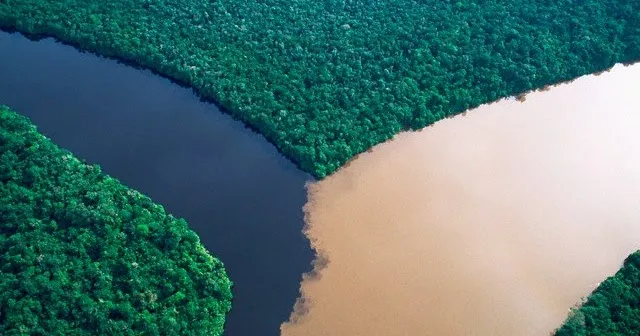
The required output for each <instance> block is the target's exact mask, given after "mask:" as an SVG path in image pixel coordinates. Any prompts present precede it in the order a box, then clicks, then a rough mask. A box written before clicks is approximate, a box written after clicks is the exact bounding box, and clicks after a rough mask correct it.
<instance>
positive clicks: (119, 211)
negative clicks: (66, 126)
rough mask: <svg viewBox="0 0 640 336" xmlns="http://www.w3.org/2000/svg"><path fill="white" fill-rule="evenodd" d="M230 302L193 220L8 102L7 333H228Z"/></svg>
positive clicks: (1, 294)
mask: <svg viewBox="0 0 640 336" xmlns="http://www.w3.org/2000/svg"><path fill="white" fill-rule="evenodd" d="M230 306H231V282H230V281H229V279H228V278H227V275H226V272H225V270H224V267H223V265H222V263H221V262H220V261H219V260H218V259H216V258H214V257H212V256H211V255H210V254H209V253H208V252H207V251H206V250H205V248H204V247H203V246H202V244H201V243H200V241H199V238H198V236H197V235H196V233H195V232H193V231H191V230H190V229H189V228H188V227H187V224H186V222H185V221H184V220H182V219H177V218H174V217H173V216H171V215H168V214H166V213H165V211H164V209H163V208H162V207H161V206H159V205H157V204H154V203H153V202H152V201H151V200H150V199H149V198H147V197H146V196H144V195H142V194H140V193H138V192H136V191H133V190H130V189H128V188H126V187H125V186H123V185H122V184H120V183H119V182H118V181H117V180H115V179H113V178H111V177H109V176H106V175H105V174H104V173H102V172H101V171H100V168H99V167H97V166H90V165H86V164H84V163H82V162H80V161H79V160H78V159H76V158H75V157H73V156H72V155H71V154H70V153H69V152H67V151H65V150H63V149H60V148H58V147H57V146H56V145H54V144H53V143H52V142H51V141H50V140H48V139H47V138H45V137H44V136H43V135H41V134H40V133H38V132H37V131H36V128H35V126H33V125H31V124H30V123H29V121H28V120H27V119H26V118H24V117H22V116H20V115H18V114H16V113H14V112H12V111H10V110H9V109H8V108H6V107H2V106H0V334H2V335H141V334H144V335H220V334H222V328H223V325H224V319H225V315H226V313H227V312H228V311H229V309H230Z"/></svg>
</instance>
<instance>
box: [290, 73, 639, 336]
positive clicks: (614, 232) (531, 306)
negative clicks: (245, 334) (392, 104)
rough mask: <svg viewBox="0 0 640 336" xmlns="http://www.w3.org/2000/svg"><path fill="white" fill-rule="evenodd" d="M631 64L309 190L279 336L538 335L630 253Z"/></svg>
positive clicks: (633, 195)
mask: <svg viewBox="0 0 640 336" xmlns="http://www.w3.org/2000/svg"><path fill="white" fill-rule="evenodd" d="M639 92H640V64H639V65H634V66H630V67H622V66H616V67H615V68H614V69H613V70H612V71H611V72H607V73H604V74H601V75H600V76H593V75H592V76H586V77H583V78H579V79H577V80H575V81H573V82H571V83H569V84H563V85H560V86H557V87H554V88H551V89H550V90H549V91H546V92H534V93H530V94H529V95H527V97H526V101H524V102H523V103H521V102H518V101H516V100H515V99H507V100H502V101H499V102H497V103H494V104H490V105H484V106H481V107H479V108H477V109H475V110H471V111H469V112H468V113H467V114H466V115H460V116H457V117H455V118H451V119H446V120H443V121H440V122H438V123H436V124H434V125H433V126H432V127H428V128H425V129H424V130H422V131H419V132H407V133H402V134H399V135H397V136H396V137H395V139H393V140H391V141H389V142H387V143H384V144H381V145H378V146H376V147H374V148H373V149H372V150H371V151H370V152H368V153H364V154H362V155H360V156H359V157H357V158H356V159H354V160H353V161H352V162H350V163H349V164H348V165H347V166H345V167H343V168H342V169H341V170H340V171H338V172H337V173H336V174H334V175H332V176H330V177H328V178H327V179H325V180H322V181H319V182H316V183H311V184H310V185H309V188H308V192H309V203H308V204H307V205H306V208H305V210H306V220H307V225H308V227H307V229H306V234H307V235H308V236H309V238H310V240H311V241H312V244H313V246H314V248H315V249H316V250H317V251H318V253H319V255H320V259H319V260H321V262H319V263H318V265H319V266H318V267H317V269H316V270H315V272H314V273H313V274H309V275H307V276H306V277H305V281H304V282H303V283H302V291H303V294H304V295H303V298H302V299H301V301H299V304H298V305H297V307H296V310H295V311H294V313H293V314H292V317H291V321H290V323H286V324H284V325H283V326H282V330H283V333H282V335H284V336H291V335H294V336H315V335H318V336H321V335H350V336H355V335H385V336H392V335H398V336H400V335H425V336H427V335H435V336H440V335H447V336H449V335H461V336H469V335H487V336H499V335H504V336H512V335H518V336H528V335H531V336H538V335H540V336H541V335H549V333H551V332H552V331H553V330H554V329H555V328H557V327H559V326H560V324H561V323H562V322H563V320H564V319H565V318H566V316H567V313H568V310H569V308H570V307H572V306H574V305H575V304H577V303H579V302H580V300H581V298H582V297H584V296H586V295H588V294H589V293H590V292H591V291H592V290H593V289H594V288H595V287H596V286H597V285H598V283H599V282H600V281H602V280H604V279H605V278H606V277H607V276H609V275H612V274H613V273H615V272H616V271H617V269H618V268H619V267H620V266H621V264H622V261H623V260H624V259H625V258H626V257H627V255H629V254H630V253H632V252H633V251H635V250H637V249H639V248H640V132H638V130H640V114H639V113H638V106H640V94H638V93H639Z"/></svg>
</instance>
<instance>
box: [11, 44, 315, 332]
mask: <svg viewBox="0 0 640 336" xmlns="http://www.w3.org/2000/svg"><path fill="white" fill-rule="evenodd" d="M0 53H1V54H2V61H1V62H0V103H1V104H6V105H9V106H11V107H13V108H15V109H16V110H18V111H20V112H21V113H24V114H25V115H26V116H28V117H29V118H31V119H32V121H33V122H34V123H35V124H36V125H37V126H38V129H39V130H40V131H41V132H42V133H44V134H45V135H47V136H48V137H50V138H51V139H52V140H53V141H54V142H55V143H57V144H58V145H60V146H62V147H64V148H67V149H69V150H71V151H72V152H73V153H74V154H75V155H77V156H78V157H80V158H84V159H86V160H87V161H88V162H90V163H98V164H100V166H102V168H103V170H104V171H105V172H106V173H108V174H109V175H111V176H113V177H116V178H118V179H119V180H120V181H122V182H123V183H124V184H126V185H128V186H130V187H132V188H135V189H137V190H140V191H141V192H143V193H145V194H146V195H148V196H150V197H151V198H152V199H153V200H154V201H155V202H158V203H160V204H162V205H164V206H165V208H166V209H167V210H168V211H169V212H171V213H173V214H175V215H177V216H180V217H184V218H185V219H187V221H188V222H189V224H190V226H191V227H192V228H193V229H194V230H195V231H197V232H198V234H199V235H200V238H201V240H202V242H203V243H204V245H205V246H207V247H208V248H209V249H210V250H211V252H212V253H214V254H215V255H217V256H219V257H220V259H221V260H222V261H223V262H224V264H225V267H226V268H227V270H228V273H229V277H230V278H231V279H232V280H233V282H234V288H233V295H234V300H233V309H232V311H231V313H230V314H229V316H228V319H227V324H226V333H227V334H228V335H233V336H236V335H250V336H253V335H277V333H278V326H279V325H280V323H282V321H284V320H286V319H287V317H288V315H289V311H290V308H291V305H292V304H293V302H294V301H295V298H296V296H297V295H298V288H299V282H300V277H301V274H302V273H303V272H305V271H308V270H309V265H310V261H311V259H312V251H311V250H310V248H309V243H308V241H307V240H306V239H305V238H304V236H303V235H302V234H301V233H300V230H301V228H302V223H303V218H302V216H303V214H302V211H301V209H302V206H303V204H304V203H305V197H306V196H305V190H304V183H305V181H307V180H309V179H310V176H309V175H307V174H305V173H302V172H301V171H299V170H297V169H296V168H295V167H294V165H293V164H291V163H290V162H288V161H287V160H286V159H284V158H283V157H282V156H281V155H280V154H279V153H278V152H277V151H276V149H275V148H274V147H273V146H272V145H270V144H268V143H267V142H266V141H265V140H264V138H262V137H261V136H259V135H257V134H255V133H253V132H251V131H249V130H247V129H246V128H245V127H244V126H243V125H242V124H241V123H240V122H237V121H233V120H232V119H231V118H230V117H229V116H227V115H223V114H222V113H220V112H219V111H218V110H217V108H216V107H215V106H213V105H211V104H207V103H203V102H201V101H199V100H198V98H197V97H196V96H195V95H194V94H193V93H192V92H191V91H190V90H188V89H185V88H181V87H179V86H177V85H175V84H173V83H171V82H170V81H169V80H166V79H163V78H161V77H159V76H156V75H153V74H151V73H150V72H149V71H141V70H136V69H133V68H131V67H127V66H124V65H122V64H119V63H117V62H116V61H113V60H107V59H103V58H100V57H96V56H94V55H91V54H88V53H80V52H79V51H77V50H75V49H73V48H71V47H68V46H64V45H61V44H59V43H55V42H54V41H53V40H51V39H47V40H43V41H39V42H32V41H28V40H27V39H26V38H24V37H22V36H20V35H16V34H7V33H2V32H0ZM51 111H55V114H51V113H50V112H51ZM211 223H216V225H211ZM248 321H250V323H249V322H248Z"/></svg>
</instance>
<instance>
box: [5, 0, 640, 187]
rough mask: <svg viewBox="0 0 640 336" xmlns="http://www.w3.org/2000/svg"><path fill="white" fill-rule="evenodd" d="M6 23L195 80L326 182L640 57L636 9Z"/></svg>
mask: <svg viewBox="0 0 640 336" xmlns="http://www.w3.org/2000/svg"><path fill="white" fill-rule="evenodd" d="M0 27H4V28H8V29H17V30H19V31H21V32H25V33H28V34H34V35H39V34H42V35H52V36H55V37H57V38H59V39H61V40H63V41H66V42H68V43H73V44H75V45H78V46H80V47H81V48H84V49H87V50H91V51H94V52H98V53H101V54H103V55H107V56H113V57H118V58H120V59H124V60H127V61H130V62H134V63H136V64H139V65H142V66H145V67H148V68H151V69H154V70H156V71H158V72H159V73H162V74H164V75H166V76H168V77H171V78H173V79H175V80H177V81H180V82H183V83H187V84H189V85H191V86H192V87H193V88H195V89H196V90H197V92H199V93H200V94H201V95H202V96H203V97H206V98H210V99H213V100H215V101H217V102H218V103H219V104H221V105H222V106H223V107H225V108H226V109H227V110H228V111H229V112H230V113H231V114H232V115H233V116H235V117H236V118H239V119H241V120H243V121H244V122H246V123H247V124H249V125H250V126H252V127H253V128H254V129H256V130H258V131H259V132H261V133H262V134H263V135H264V136H265V137H266V138H267V139H269V140H270V141H271V142H273V143H274V144H275V145H276V146H277V147H278V148H279V149H280V150H281V152H283V153H284V154H285V155H287V156H288V157H289V158H291V159H293V160H294V161H295V162H297V163H298V164H299V166H300V167H301V168H302V169H304V170H306V171H308V172H311V173H313V174H315V175H316V176H317V177H324V176H326V175H327V174H330V173H332V172H333V171H335V170H336V169H337V168H339V167H340V166H341V165H342V164H344V163H345V162H346V161H348V160H349V159H350V158H352V157H353V156H354V155H356V154H358V153H360V152H363V151H365V150H367V149H368V148H369V147H371V146H373V145H375V144H377V143H380V142H383V141H385V140H387V139H389V138H391V137H392V136H393V135H394V134H395V133H398V132H399V131H401V130H405V129H418V128H422V127H424V126H425V125H429V124H431V123H433V122H435V121H437V120H440V119H442V118H444V117H446V116H449V115H452V114H455V113H458V112H462V111H464V110H466V109H468V108H470V107H475V106H477V105H480V104H483V103H486V102H490V101H494V100H496V99H498V98H502V97H506V96H513V95H517V94H519V93H522V92H524V91H528V90H531V89H536V88H539V87H542V86H544V85H546V84H550V83H556V82H560V81H565V80H569V79H572V78H575V77H577V76H580V75H583V74H587V73H592V72H596V71H600V70H604V69H606V68H608V67H611V66H612V65H613V64H615V63H617V62H625V63H627V62H631V61H634V60H637V59H639V58H640V2H638V1H626V0H580V1H575V0H555V1H548V0H545V1H522V0H460V1H450V0H395V1H390V0H387V1H383V0H286V1H285V0H246V1H234V0H109V1H103V0H57V1H47V0H2V1H0Z"/></svg>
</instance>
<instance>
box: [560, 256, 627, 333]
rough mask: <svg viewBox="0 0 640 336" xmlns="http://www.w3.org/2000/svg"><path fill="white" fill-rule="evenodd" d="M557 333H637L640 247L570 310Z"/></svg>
mask: <svg viewBox="0 0 640 336" xmlns="http://www.w3.org/2000/svg"><path fill="white" fill-rule="evenodd" d="M555 335H556V336H602V335H617V336H638V335H640V251H638V252H636V253H634V254H632V255H630V256H629V257H628V258H627V260H625V262H624V265H623V266H622V268H621V269H620V270H619V271H618V273H616V274H615V275H614V276H612V277H610V278H608V279H607V280H605V281H604V282H602V283H601V284H600V286H598V288H597V289H596V290H595V291H594V292H593V293H591V295H590V296H589V297H588V298H587V301H586V302H585V303H584V304H583V305H582V306H581V307H579V308H578V309H574V310H572V311H571V313H570V314H569V318H568V319H567V320H566V321H565V323H564V325H563V326H562V327H561V328H560V329H558V330H557V331H556V334H555Z"/></svg>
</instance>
